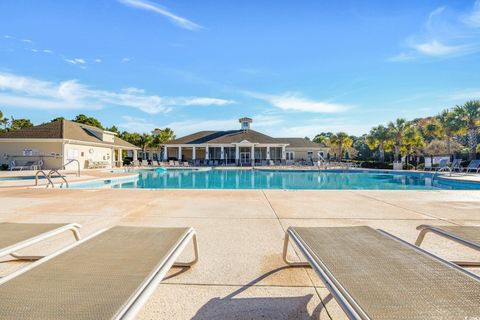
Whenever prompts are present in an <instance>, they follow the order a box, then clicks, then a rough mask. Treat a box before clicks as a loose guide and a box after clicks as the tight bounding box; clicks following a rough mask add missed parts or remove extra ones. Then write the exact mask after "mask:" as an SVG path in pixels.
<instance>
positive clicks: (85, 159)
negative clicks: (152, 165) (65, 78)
mask: <svg viewBox="0 0 480 320" xmlns="http://www.w3.org/2000/svg"><path fill="white" fill-rule="evenodd" d="M138 150H140V148H138V147H136V146H134V145H132V144H130V143H128V142H127V141H124V140H122V139H120V138H119V137H117V136H116V134H115V133H114V132H110V131H106V130H103V129H99V128H97V127H93V126H89V125H86V124H81V123H77V122H73V121H68V120H57V121H54V122H49V123H44V124H41V125H38V126H33V127H31V128H24V129H21V130H18V131H11V132H5V133H1V134H0V157H1V158H0V164H4V165H8V166H10V167H12V166H23V165H25V164H33V166H32V168H33V167H39V168H43V169H60V168H66V169H77V168H78V166H80V168H81V169H87V168H111V167H115V166H122V162H123V161H122V153H124V152H125V151H126V152H125V153H128V154H131V155H132V156H133V157H134V158H136V157H137V151H138Z"/></svg>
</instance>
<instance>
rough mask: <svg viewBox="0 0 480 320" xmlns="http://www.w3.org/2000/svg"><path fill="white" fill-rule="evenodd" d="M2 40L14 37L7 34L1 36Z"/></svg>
mask: <svg viewBox="0 0 480 320" xmlns="http://www.w3.org/2000/svg"><path fill="white" fill-rule="evenodd" d="M2 38H3V39H15V38H14V37H12V36H9V35H8V34H6V35H4V36H2Z"/></svg>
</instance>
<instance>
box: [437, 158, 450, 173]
mask: <svg viewBox="0 0 480 320" xmlns="http://www.w3.org/2000/svg"><path fill="white" fill-rule="evenodd" d="M445 170H450V168H449V166H448V160H447V159H441V160H440V161H439V162H438V167H436V168H435V171H445Z"/></svg>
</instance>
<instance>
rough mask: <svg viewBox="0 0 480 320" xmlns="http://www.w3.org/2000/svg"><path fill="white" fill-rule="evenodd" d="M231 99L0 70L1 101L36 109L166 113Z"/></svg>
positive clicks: (224, 103) (224, 102)
mask: <svg viewBox="0 0 480 320" xmlns="http://www.w3.org/2000/svg"><path fill="white" fill-rule="evenodd" d="M232 103H234V101H232V100H226V99H219V98H210V97H161V96H157V95H146V94H145V92H144V91H143V90H142V89H138V88H127V89H125V90H121V91H106V90H95V89H91V88H89V87H88V86H86V85H83V84H81V83H79V82H78V81H76V80H67V81H63V82H59V83H55V82H49V81H43V80H38V79H35V78H31V77H24V76H18V75H15V74H11V73H0V105H2V104H4V105H8V106H14V107H23V108H38V109H82V108H84V109H98V108H101V107H103V106H107V105H116V106H125V107H132V108H136V109H139V110H141V111H143V112H146V113H149V114H156V113H165V112H169V111H171V110H172V108H174V107H178V106H211V105H215V106H223V105H228V104H232Z"/></svg>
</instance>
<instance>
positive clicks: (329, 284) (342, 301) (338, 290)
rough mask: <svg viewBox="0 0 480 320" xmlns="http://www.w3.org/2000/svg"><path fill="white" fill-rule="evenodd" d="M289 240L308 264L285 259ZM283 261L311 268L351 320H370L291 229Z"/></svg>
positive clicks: (472, 275)
mask: <svg viewBox="0 0 480 320" xmlns="http://www.w3.org/2000/svg"><path fill="white" fill-rule="evenodd" d="M377 231H379V232H381V233H382V234H384V235H386V236H387V237H390V238H392V239H394V240H397V241H399V242H401V243H403V244H405V245H406V246H407V247H410V248H412V249H414V250H417V251H419V252H421V253H423V254H426V255H428V256H430V257H431V258H433V259H436V260H439V261H440V262H442V263H444V264H447V265H448V266H450V267H452V268H454V269H456V270H458V271H459V272H461V273H464V274H466V275H468V276H470V277H472V278H473V279H475V280H477V281H480V276H478V275H476V274H474V273H471V272H469V271H467V270H465V269H463V268H461V267H459V266H458V265H456V264H454V263H452V262H450V261H447V260H443V259H442V258H440V257H437V256H436V255H433V254H431V253H430V252H428V251H425V250H423V249H422V248H420V247H417V246H415V245H413V244H411V243H408V242H406V241H404V240H402V239H400V238H398V237H396V236H394V235H392V234H390V233H388V232H386V231H383V230H380V229H377ZM290 238H292V239H293V240H294V241H293V242H294V243H295V245H296V247H297V248H298V249H299V250H300V251H301V252H302V254H303V256H304V257H305V259H306V260H307V261H308V262H293V261H290V260H288V259H287V253H288V252H287V250H288V244H289V241H290ZM282 256H283V260H284V262H285V263H286V264H287V265H289V266H290V267H311V268H313V269H314V270H315V271H316V272H317V274H318V275H319V276H320V278H321V279H322V282H323V283H324V284H325V286H326V288H327V289H328V290H329V291H330V293H331V294H332V296H333V297H334V298H335V300H336V301H337V302H338V304H339V305H340V307H341V308H342V310H343V311H344V312H345V314H346V315H347V317H348V318H349V319H352V320H370V317H369V316H368V315H367V314H366V313H365V312H364V311H363V310H362V308H361V307H360V306H359V305H358V304H357V303H356V302H355V300H354V299H353V297H352V296H351V295H350V294H348V292H347V291H346V290H345V289H344V288H343V286H342V285H341V284H340V282H339V281H338V280H337V279H336V278H335V275H334V274H332V273H331V272H330V271H329V270H328V268H327V267H326V266H325V265H324V264H323V263H322V262H321V261H319V263H317V261H316V260H315V259H314V258H313V257H312V256H311V255H310V253H309V252H308V250H307V249H306V248H305V246H304V245H303V241H302V240H301V238H300V236H299V235H298V234H297V233H296V232H295V230H294V229H293V228H291V227H290V228H288V229H287V231H286V233H285V241H284V245H283V254H282Z"/></svg>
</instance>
